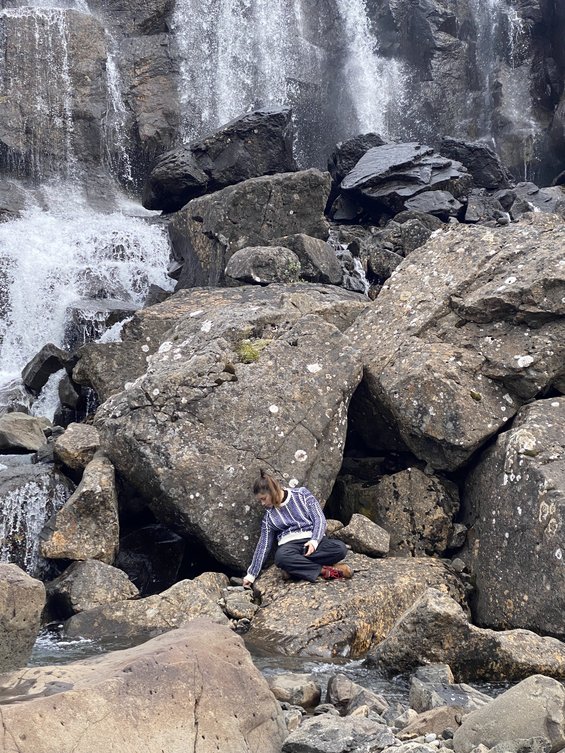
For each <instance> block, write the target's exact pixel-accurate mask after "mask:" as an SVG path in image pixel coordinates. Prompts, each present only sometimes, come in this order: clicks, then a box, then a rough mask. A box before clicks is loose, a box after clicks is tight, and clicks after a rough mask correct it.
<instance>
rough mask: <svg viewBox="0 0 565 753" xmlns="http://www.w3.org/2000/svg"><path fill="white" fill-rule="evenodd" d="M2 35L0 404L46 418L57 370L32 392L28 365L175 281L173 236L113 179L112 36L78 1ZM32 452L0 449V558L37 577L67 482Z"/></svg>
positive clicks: (117, 118) (124, 152) (124, 161)
mask: <svg viewBox="0 0 565 753" xmlns="http://www.w3.org/2000/svg"><path fill="white" fill-rule="evenodd" d="M0 44H1V45H3V48H4V55H3V60H2V64H1V65H0V107H3V108H4V110H3V120H4V122H6V123H8V128H7V133H5V134H3V140H2V148H1V149H0V169H1V170H2V172H3V173H4V176H5V177H4V185H5V186H7V187H8V188H7V194H9V196H8V199H9V201H7V208H6V209H3V208H2V211H3V219H4V220H5V221H4V222H0V414H3V413H5V412H6V411H11V410H14V409H18V410H22V408H23V409H26V404H27V409H28V410H29V412H31V413H33V414H35V415H37V416H44V417H47V418H49V419H52V418H53V414H54V412H55V409H56V408H57V406H58V384H59V382H60V380H61V378H62V376H63V373H62V372H59V373H58V374H54V375H52V377H51V378H50V380H49V382H48V383H47V385H46V386H45V388H44V389H43V391H42V393H41V395H40V396H39V398H38V399H36V400H35V402H34V398H33V397H32V396H30V395H26V393H25V389H24V388H23V385H22V384H21V371H22V368H23V367H24V366H25V364H26V363H27V362H28V361H29V360H30V359H31V358H32V357H33V356H34V355H35V354H36V353H37V352H38V351H39V350H40V349H41V347H42V346H43V345H45V344H46V343H48V342H50V343H54V344H55V345H58V346H60V347H64V348H65V347H67V348H74V347H77V346H78V345H80V344H81V343H82V342H84V341H85V340H86V339H92V337H95V336H98V335H100V334H101V333H102V332H103V331H104V330H105V329H106V324H105V322H106V320H107V319H108V312H109V311H113V312H116V311H120V312H123V313H122V314H121V315H122V318H123V317H124V316H127V315H131V312H132V310H134V309H135V308H139V307H140V306H141V305H143V302H144V300H145V297H146V294H147V292H148V289H149V287H150V285H152V284H154V285H159V286H160V287H164V288H170V287H171V281H170V279H169V278H168V276H167V266H168V262H169V243H168V237H167V233H166V229H165V227H164V226H163V225H162V224H160V223H159V222H158V221H156V220H155V218H154V217H153V216H152V213H149V212H146V211H145V210H143V209H142V208H141V207H140V206H139V205H138V204H137V203H135V202H133V201H132V200H130V199H129V198H128V197H127V196H126V195H125V194H124V193H123V191H122V190H121V189H120V187H119V183H121V185H126V186H127V185H129V184H131V162H130V157H129V154H128V139H127V134H126V132H125V120H126V108H125V105H124V100H123V97H122V94H121V82H120V76H119V72H118V69H117V66H116V64H115V60H114V52H115V50H114V48H115V45H114V41H113V40H112V38H111V37H110V35H109V34H108V33H107V32H106V31H105V29H104V28H103V26H102V24H101V23H100V22H99V21H98V20H97V19H95V18H94V17H93V16H92V15H91V14H90V12H89V8H88V5H87V3H86V1H85V0H76V2H72V0H71V1H69V2H65V1H64V0H63V2H57V0H54V1H53V2H48V1H47V0H36V1H35V2H31V3H27V4H26V5H25V6H23V5H22V6H21V7H15V8H7V9H4V10H2V11H0ZM85 44H88V45H91V46H92V49H93V50H94V53H93V54H92V55H90V56H88V60H89V61H94V62H90V63H89V65H90V66H91V67H90V69H88V70H84V69H80V65H79V63H81V64H82V61H81V57H80V47H81V45H85ZM83 68H84V65H83ZM100 101H101V102H102V106H100V105H99V104H97V103H99V102H100ZM118 181H119V183H118ZM117 336H119V334H118V335H117ZM29 461H30V456H29V455H13V456H8V455H0V560H1V561H13V562H16V563H17V564H18V565H20V566H21V567H23V568H25V569H26V570H27V571H28V572H30V573H31V574H34V575H37V574H40V573H41V572H42V571H43V569H44V563H43V562H42V561H41V558H40V557H39V554H38V537H39V533H40V531H41V529H42V527H43V525H44V523H45V521H46V519H47V518H48V517H49V516H50V515H51V514H52V513H53V512H55V511H56V510H57V509H59V508H60V507H61V506H62V504H64V502H65V500H66V499H67V498H68V497H69V496H70V494H71V493H72V490H73V485H72V484H71V483H70V482H68V481H67V480H66V479H65V478H64V477H62V476H61V475H60V474H57V472H56V471H54V470H53V469H52V467H51V466H47V465H42V464H41V463H39V464H37V465H31V464H30V462H29Z"/></svg>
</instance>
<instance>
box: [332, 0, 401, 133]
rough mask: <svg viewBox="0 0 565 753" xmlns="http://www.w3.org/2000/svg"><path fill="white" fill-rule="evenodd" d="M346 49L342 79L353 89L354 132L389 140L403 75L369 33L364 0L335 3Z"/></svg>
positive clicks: (346, 0) (369, 26)
mask: <svg viewBox="0 0 565 753" xmlns="http://www.w3.org/2000/svg"><path fill="white" fill-rule="evenodd" d="M337 8H338V12H339V16H340V18H341V20H342V22H343V29H344V36H345V41H346V44H347V49H348V56H347V58H346V61H345V80H346V81H348V82H350V85H352V86H353V87H354V97H353V108H354V111H355V117H356V124H355V128H354V129H353V130H354V131H355V133H367V132H369V131H374V132H376V133H379V134H380V135H381V136H383V137H385V138H390V137H392V136H393V135H394V134H393V130H394V127H392V126H391V120H392V114H393V112H392V106H393V103H394V110H395V112H400V111H401V110H402V104H403V97H404V90H405V73H404V71H403V68H402V65H401V64H400V63H399V61H397V60H394V59H387V58H384V57H381V56H379V55H378V54H377V51H376V39H375V37H374V35H373V33H372V31H371V25H370V22H369V17H368V14H367V8H366V5H365V0H337Z"/></svg>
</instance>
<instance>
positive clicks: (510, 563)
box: [464, 397, 565, 637]
mask: <svg viewBox="0 0 565 753" xmlns="http://www.w3.org/2000/svg"><path fill="white" fill-rule="evenodd" d="M564 425H565V397H555V398H547V399H546V400H539V401H537V402H535V403H533V404H531V405H526V406H524V407H523V408H522V409H521V410H520V412H519V413H518V415H517V417H516V419H515V421H514V423H513V424H512V428H511V429H509V430H508V431H506V432H504V433H503V434H501V435H500V436H499V437H498V439H497V441H496V443H495V444H494V445H492V446H491V447H489V448H488V449H487V450H486V451H485V453H484V455H483V456H482V457H481V459H480V460H479V463H478V464H477V466H476V468H475V469H474V470H473V471H472V472H471V474H470V475H469V476H468V478H467V480H466V482H465V487H464V508H465V509H466V510H468V511H469V512H468V523H469V524H470V525H471V528H470V531H469V535H468V545H467V547H468V551H467V553H466V555H465V559H466V560H467V562H468V564H469V566H470V568H471V570H472V572H473V573H474V577H475V580H476V589H477V590H476V595H475V598H474V601H473V609H474V615H475V618H476V620H477V621H478V623H479V624H481V625H487V626H489V627H493V628H529V629H530V630H535V631H537V632H540V633H549V634H550V635H556V636H560V637H561V636H565V628H564V626H563V619H562V616H563V612H564V610H565V564H564V559H565V547H564V546H563V539H562V537H561V531H562V530H563V527H564V526H565V437H564V436H563V426H564Z"/></svg>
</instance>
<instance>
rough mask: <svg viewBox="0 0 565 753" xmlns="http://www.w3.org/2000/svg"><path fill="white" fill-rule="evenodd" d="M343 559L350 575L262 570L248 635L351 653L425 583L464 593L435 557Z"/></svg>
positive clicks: (287, 647)
mask: <svg viewBox="0 0 565 753" xmlns="http://www.w3.org/2000/svg"><path fill="white" fill-rule="evenodd" d="M347 562H348V563H349V565H350V566H351V567H352V568H353V570H354V575H353V578H352V579H351V580H342V581H338V580H331V581H322V580H319V581H316V582H315V583H308V582H306V581H299V582H294V581H283V580H282V577H281V575H280V570H278V568H274V567H273V568H271V569H269V570H268V571H266V572H265V573H264V574H263V575H262V576H261V578H260V579H259V580H258V581H257V589H258V590H259V592H260V594H261V596H262V603H261V609H260V610H259V612H258V613H257V615H256V616H255V618H254V620H253V624H252V627H251V631H250V633H249V638H250V640H251V641H252V642H255V643H258V644H261V643H268V644H269V647H270V648H271V650H272V649H275V650H277V651H280V652H281V653H283V654H289V655H297V654H298V655H300V656H316V657H324V658H330V657H335V656H346V657H351V658H355V657H360V656H363V655H364V654H365V653H366V652H367V651H368V650H369V649H370V648H371V647H372V646H374V645H376V644H377V643H379V642H380V641H382V640H383V638H384V637H385V636H386V635H387V634H388V633H389V631H390V630H391V628H392V626H393V625H394V623H395V622H396V620H397V619H398V618H399V617H400V616H401V615H402V614H403V612H405V611H406V610H407V609H408V608H409V607H410V606H412V604H413V603H414V602H415V601H416V600H417V599H418V598H419V597H420V596H421V595H422V594H423V593H424V592H425V590H426V589H427V588H428V587H431V586H433V587H435V588H437V589H441V590H442V591H444V592H445V593H446V594H447V593H449V594H451V595H452V596H453V597H454V598H456V599H459V600H461V599H462V598H463V588H462V586H461V583H460V582H459V580H458V578H457V576H456V575H455V573H454V572H453V571H452V570H451V569H450V568H449V566H448V565H447V564H445V563H444V562H442V561H440V560H438V559H433V558H427V557H418V558H406V559H404V558H402V559H401V558H394V559H383V560H377V559H372V558H369V557H365V556H363V555H360V554H350V555H348V557H347Z"/></svg>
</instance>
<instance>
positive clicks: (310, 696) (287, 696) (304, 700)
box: [268, 673, 322, 709]
mask: <svg viewBox="0 0 565 753" xmlns="http://www.w3.org/2000/svg"><path fill="white" fill-rule="evenodd" d="M268 682H269V687H270V688H271V692H272V693H273V695H274V696H275V698H276V699H277V701H281V702H283V703H291V704H294V705H295V706H302V707H303V708H305V709H311V708H313V707H314V706H317V705H318V703H319V702H320V698H321V695H322V691H321V689H320V686H319V685H318V683H317V682H315V681H314V680H313V679H312V677H311V676H310V675H305V674H289V673H287V674H283V675H279V674H277V675H273V676H272V677H270V678H269V679H268Z"/></svg>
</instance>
